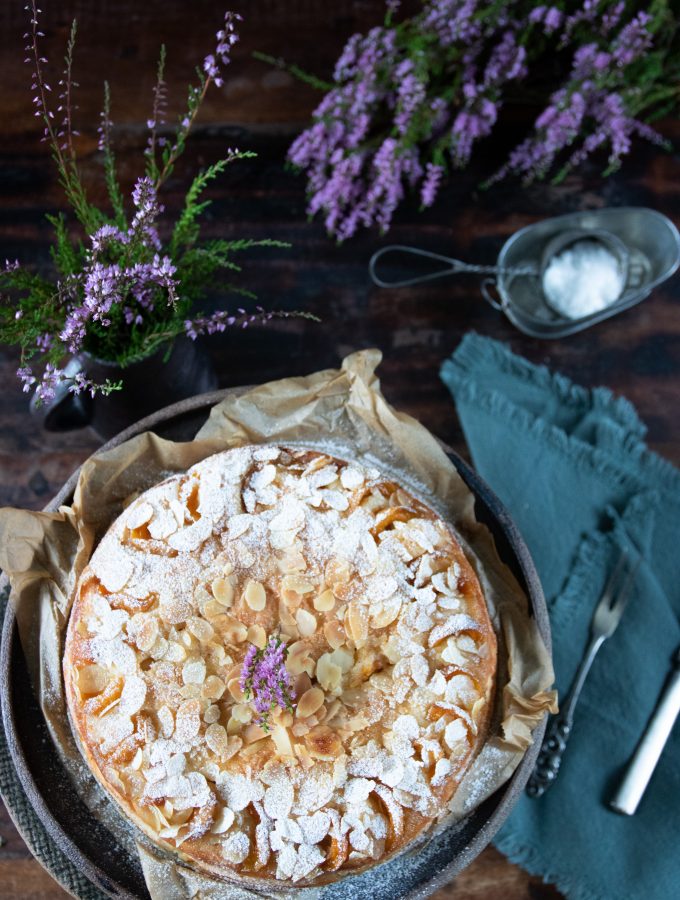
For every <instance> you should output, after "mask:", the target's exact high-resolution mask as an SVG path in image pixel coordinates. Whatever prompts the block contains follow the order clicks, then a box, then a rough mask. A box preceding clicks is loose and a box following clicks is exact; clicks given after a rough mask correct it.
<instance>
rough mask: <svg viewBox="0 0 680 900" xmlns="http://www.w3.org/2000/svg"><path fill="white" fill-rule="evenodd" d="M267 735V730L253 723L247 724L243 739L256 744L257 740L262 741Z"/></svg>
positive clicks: (247, 742)
mask: <svg viewBox="0 0 680 900" xmlns="http://www.w3.org/2000/svg"><path fill="white" fill-rule="evenodd" d="M266 737H267V732H266V731H265V730H264V728H262V727H261V726H260V725H255V724H254V723H251V724H250V725H246V727H245V729H244V730H243V740H244V741H245V742H246V744H254V743H255V741H261V740H262V738H266Z"/></svg>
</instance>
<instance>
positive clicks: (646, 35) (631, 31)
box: [612, 12, 652, 68]
mask: <svg viewBox="0 0 680 900" xmlns="http://www.w3.org/2000/svg"><path fill="white" fill-rule="evenodd" d="M651 20H652V17H651V16H650V15H649V14H648V13H646V12H640V13H638V14H637V15H636V16H635V17H634V18H633V19H631V21H630V22H629V23H628V24H627V25H626V26H625V27H624V28H622V29H621V31H620V32H619V35H618V37H617V38H616V40H615V41H614V43H613V44H612V57H613V59H614V62H615V63H616V65H617V66H619V68H623V67H624V66H628V65H630V64H631V63H632V62H635V60H636V59H639V58H640V57H641V56H642V55H643V53H645V51H647V50H648V49H649V47H650V46H651V44H652V35H651V33H650V32H649V30H648V29H647V25H648V24H649V23H650V22H651Z"/></svg>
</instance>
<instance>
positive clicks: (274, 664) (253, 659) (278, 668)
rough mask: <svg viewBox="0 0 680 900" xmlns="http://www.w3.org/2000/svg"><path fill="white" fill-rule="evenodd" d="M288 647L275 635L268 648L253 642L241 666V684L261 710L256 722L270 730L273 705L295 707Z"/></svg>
mask: <svg viewBox="0 0 680 900" xmlns="http://www.w3.org/2000/svg"><path fill="white" fill-rule="evenodd" d="M287 654H288V649H287V647H286V645H285V644H284V643H283V641H282V640H281V639H280V638H278V637H277V636H276V635H272V636H271V637H270V638H269V641H268V642H267V645H266V646H265V648H264V650H258V648H257V647H256V646H255V645H254V644H251V645H250V647H248V649H247V650H246V655H245V657H244V659H243V667H242V669H241V677H240V681H239V684H240V687H241V690H242V691H243V693H244V694H245V696H246V699H247V700H251V701H252V704H253V706H254V707H255V711H256V712H257V713H258V718H257V719H256V724H257V725H261V726H262V727H263V728H264V729H265V730H267V719H268V716H269V713H270V711H271V710H272V708H273V707H275V706H279V707H280V708H281V709H289V710H292V708H293V700H294V699H295V691H294V689H293V684H292V681H291V678H290V674H289V672H288V670H287V669H286V656H287Z"/></svg>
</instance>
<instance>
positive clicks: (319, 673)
mask: <svg viewBox="0 0 680 900" xmlns="http://www.w3.org/2000/svg"><path fill="white" fill-rule="evenodd" d="M316 680H317V681H318V682H319V684H320V685H321V687H322V688H323V689H324V690H325V691H334V690H336V689H337V688H338V687H340V682H341V680H342V669H341V668H340V666H338V665H337V664H336V663H334V662H333V661H332V659H331V655H330V653H324V654H323V655H322V656H320V657H319V659H318V660H317V663H316Z"/></svg>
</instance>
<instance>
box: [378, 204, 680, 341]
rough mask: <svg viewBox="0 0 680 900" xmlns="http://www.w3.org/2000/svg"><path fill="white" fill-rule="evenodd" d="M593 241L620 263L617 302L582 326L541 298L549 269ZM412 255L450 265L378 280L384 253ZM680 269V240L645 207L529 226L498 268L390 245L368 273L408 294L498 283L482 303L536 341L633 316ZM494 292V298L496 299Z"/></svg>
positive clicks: (504, 251)
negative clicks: (457, 281)
mask: <svg viewBox="0 0 680 900" xmlns="http://www.w3.org/2000/svg"><path fill="white" fill-rule="evenodd" d="M581 240H587V241H595V242H597V243H598V244H600V245H602V246H603V247H604V248H605V249H606V250H608V251H609V253H610V254H611V255H612V256H613V257H614V258H615V260H616V262H617V265H618V267H619V271H620V273H621V277H622V284H623V290H622V291H621V293H620V296H619V297H618V298H617V299H616V300H614V301H613V302H611V303H610V304H609V305H607V306H606V307H605V308H604V309H600V310H598V311H597V312H594V313H591V314H590V315H586V316H582V317H580V318H568V317H566V316H565V315H563V314H562V313H561V312H559V311H558V310H557V309H556V308H554V307H553V306H552V305H551V302H550V299H549V298H548V297H546V293H545V291H544V290H543V276H544V274H545V271H546V269H547V267H548V265H549V264H550V262H551V261H552V260H553V259H554V258H555V257H556V256H558V255H559V254H560V253H562V252H563V251H564V250H566V249H567V248H568V247H570V246H571V245H574V244H576V243H577V242H578V241H581ZM395 252H398V253H410V254H415V255H417V256H421V257H425V258H427V259H432V260H436V261H438V262H443V263H445V264H446V267H445V268H440V269H437V270H435V271H433V272H428V273H427V274H425V275H420V276H416V277H411V278H407V279H403V280H399V281H391V282H390V281H386V280H385V279H384V278H382V277H380V276H379V275H378V274H377V271H376V266H377V263H378V262H379V261H380V260H381V259H382V257H383V256H385V254H387V253H395ZM679 264H680V234H679V233H678V230H677V228H676V227H675V225H674V224H673V223H672V222H671V221H670V220H669V219H667V218H666V216H664V215H662V214H661V213H658V212H656V211H655V210H652V209H646V208H644V207H622V208H620V209H601V210H592V211H587V212H579V213H569V214H567V215H565V216H557V217H555V218H552V219H545V220H544V221H542V222H537V223H536V224H535V225H529V226H527V227H526V228H522V229H521V230H520V231H517V232H516V233H515V234H513V235H512V236H511V237H510V238H509V239H508V240H507V241H506V242H505V244H504V245H503V247H502V248H501V252H500V253H499V255H498V259H497V261H496V265H495V266H478V265H474V264H470V263H465V262H462V261H461V260H458V259H452V258H450V257H448V256H442V255H440V254H438V253H431V252H429V251H427V250H420V249H418V248H415V247H407V246H404V245H399V244H393V245H390V246H388V247H383V248H382V249H381V250H378V251H377V252H376V253H375V254H374V255H373V257H372V258H371V261H370V263H369V273H370V276H371V278H372V280H373V282H374V283H375V284H376V285H378V286H379V287H406V286H409V285H414V284H420V283H421V282H425V281H431V280H432V279H434V278H441V277H443V276H444V275H453V274H461V273H471V274H483V275H495V276H496V278H495V279H494V278H487V279H485V280H484V281H483V282H482V286H481V291H482V296H483V297H484V299H485V300H487V302H489V303H490V304H491V305H492V306H493V307H494V308H495V309H498V310H500V311H501V312H503V313H505V315H506V316H507V317H508V319H510V321H511V322H512V323H513V325H515V326H516V327H517V328H519V330H520V331H523V332H524V333H525V334H529V335H531V336H532V337H541V338H559V337H566V336H567V335H569V334H574V333H575V332H577V331H581V330H583V329H584V328H588V327H590V326H591V325H594V324H596V323H597V322H601V321H602V320H603V319H607V318H609V316H613V315H616V313H618V312H622V311H623V310H624V309H628V308H629V307H631V306H634V305H635V304H636V303H639V302H640V301H641V300H643V299H644V298H645V297H647V296H648V295H649V294H650V293H651V291H652V290H653V289H654V288H655V287H656V286H657V285H659V284H661V283H662V282H663V281H665V280H666V279H667V278H669V277H670V276H671V275H672V274H673V273H674V272H675V271H676V269H677V268H678V265H679ZM494 289H495V292H496V293H497V296H494V295H493V294H492V291H493V290H494Z"/></svg>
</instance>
